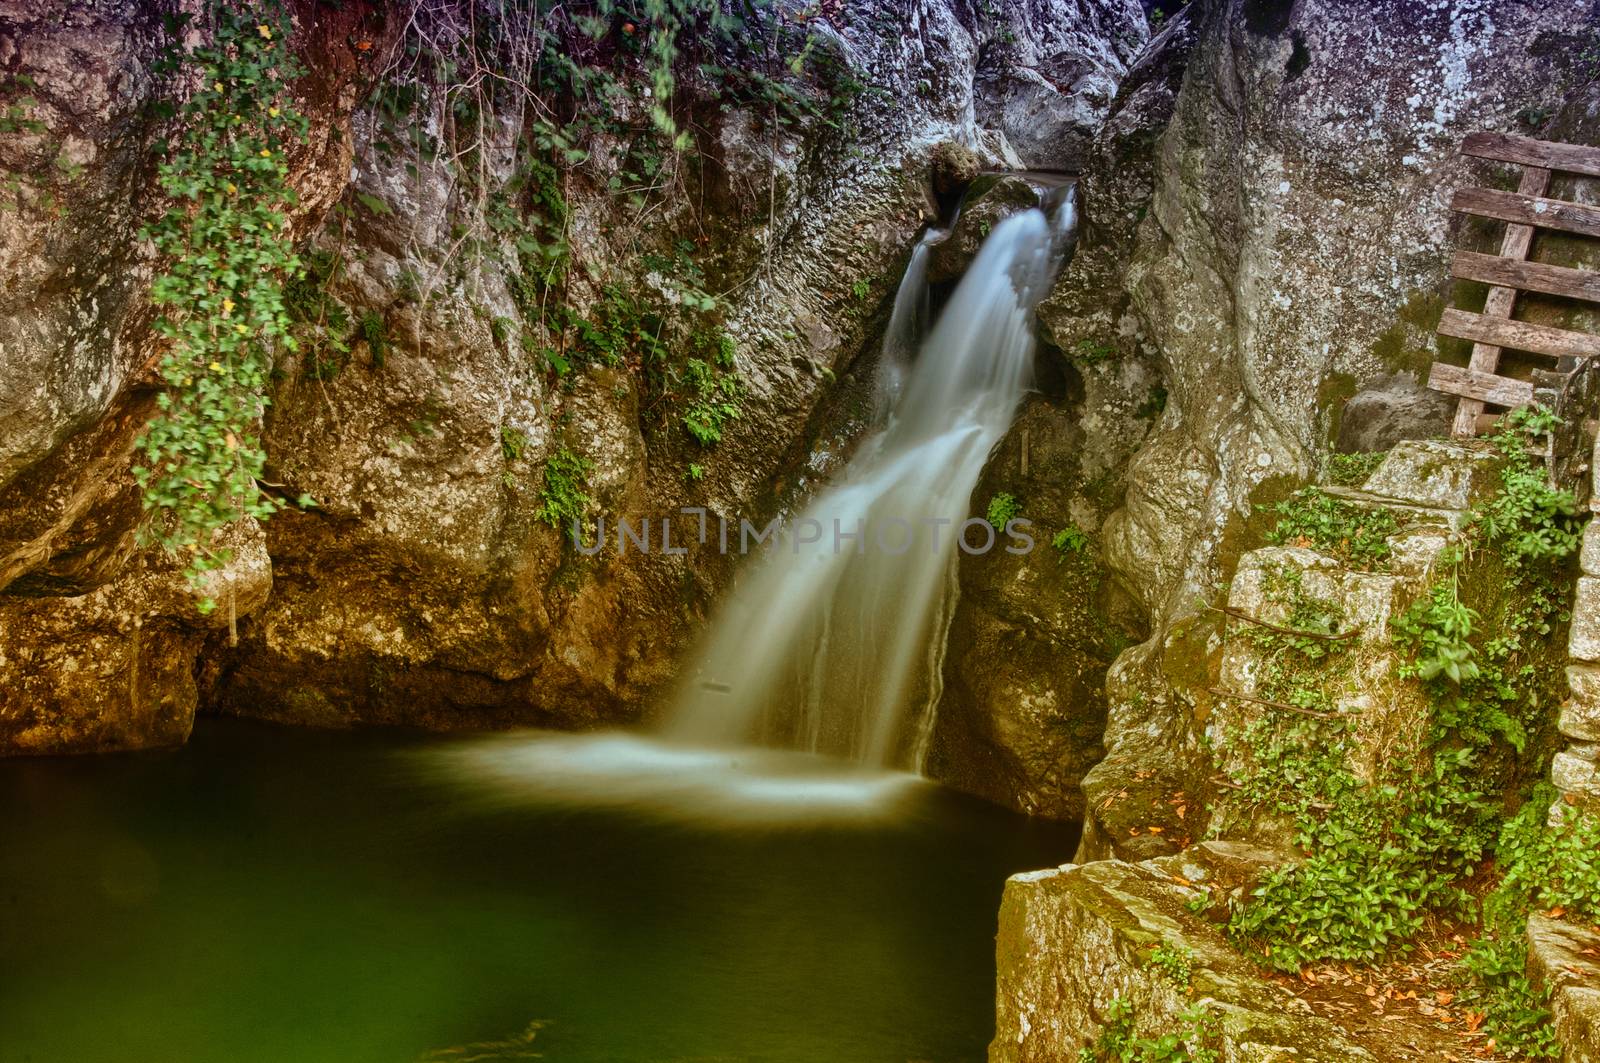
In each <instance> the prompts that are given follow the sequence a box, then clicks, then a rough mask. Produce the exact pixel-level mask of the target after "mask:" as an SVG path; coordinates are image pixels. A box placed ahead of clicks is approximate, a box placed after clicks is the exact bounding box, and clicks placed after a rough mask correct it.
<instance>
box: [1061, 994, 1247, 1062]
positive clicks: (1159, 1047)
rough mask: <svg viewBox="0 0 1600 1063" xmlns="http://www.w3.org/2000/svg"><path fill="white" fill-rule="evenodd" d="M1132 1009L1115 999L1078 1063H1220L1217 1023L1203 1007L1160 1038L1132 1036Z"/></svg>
mask: <svg viewBox="0 0 1600 1063" xmlns="http://www.w3.org/2000/svg"><path fill="white" fill-rule="evenodd" d="M1133 1019H1134V1015H1133V1008H1132V1006H1131V1005H1129V1004H1128V1002H1127V1001H1125V1000H1123V999H1122V998H1121V997H1118V998H1116V999H1114V1000H1112V1002H1111V1005H1110V1007H1108V1008H1107V1009H1106V1025H1105V1026H1104V1027H1103V1028H1102V1029H1101V1031H1100V1036H1099V1037H1097V1038H1096V1039H1095V1042H1094V1044H1092V1045H1090V1046H1088V1047H1086V1048H1082V1049H1080V1050H1079V1051H1078V1063H1220V1061H1221V1059H1222V1054H1221V1052H1220V1051H1219V1050H1218V1048H1217V1046H1216V1042H1217V1030H1216V1019H1215V1016H1214V1015H1213V1014H1212V1013H1211V1011H1210V1009H1208V1008H1207V1007H1206V1006H1205V1005H1203V1004H1197V1005H1195V1006H1194V1007H1192V1008H1190V1009H1189V1010H1188V1011H1186V1012H1184V1013H1183V1014H1182V1015H1180V1016H1178V1022H1179V1026H1178V1028H1177V1029H1176V1030H1172V1031H1170V1032H1168V1033H1165V1034H1162V1035H1160V1036H1159V1037H1138V1036H1135V1035H1134V1032H1133Z"/></svg>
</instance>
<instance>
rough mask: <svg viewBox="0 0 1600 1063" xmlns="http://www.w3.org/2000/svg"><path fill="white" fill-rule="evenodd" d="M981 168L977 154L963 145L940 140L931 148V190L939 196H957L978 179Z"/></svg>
mask: <svg viewBox="0 0 1600 1063" xmlns="http://www.w3.org/2000/svg"><path fill="white" fill-rule="evenodd" d="M982 166H983V164H982V163H981V162H980V161H979V159H978V153H977V152H975V151H973V150H972V149H971V148H969V147H967V146H966V145H965V144H957V143H956V142H955V141H953V140H941V141H940V142H939V143H938V144H935V145H934V148H933V159H932V173H933V190H934V191H935V192H936V193H938V194H939V195H940V196H958V195H960V194H961V193H963V192H965V191H966V190H967V188H968V187H969V186H971V184H972V182H973V181H976V180H977V179H978V174H979V172H980V171H981V169H982Z"/></svg>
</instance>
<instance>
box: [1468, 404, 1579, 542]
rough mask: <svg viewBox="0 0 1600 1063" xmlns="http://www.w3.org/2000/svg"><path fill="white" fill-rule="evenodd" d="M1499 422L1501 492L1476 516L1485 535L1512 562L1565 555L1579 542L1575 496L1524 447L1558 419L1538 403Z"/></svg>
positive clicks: (1515, 411) (1552, 426)
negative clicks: (1553, 482)
mask: <svg viewBox="0 0 1600 1063" xmlns="http://www.w3.org/2000/svg"><path fill="white" fill-rule="evenodd" d="M1503 422H1504V424H1503V425H1502V427H1501V428H1500V429H1499V430H1498V431H1497V432H1496V433H1495V435H1494V441H1495V445H1496V446H1497V447H1498V448H1499V450H1500V453H1501V455H1502V456H1503V458H1504V462H1503V464H1502V466H1501V471H1500V479H1501V490H1500V491H1499V492H1497V493H1496V494H1495V496H1494V497H1493V498H1492V499H1490V500H1489V502H1488V503H1487V504H1485V505H1484V506H1483V507H1482V508H1481V509H1480V510H1479V511H1478V512H1477V514H1476V516H1477V519H1478V522H1479V524H1480V525H1481V526H1482V528H1483V533H1484V538H1485V539H1486V540H1487V541H1488V542H1489V543H1491V544H1493V545H1495V546H1497V547H1498V548H1499V549H1500V550H1501V552H1502V553H1504V554H1505V557H1506V561H1507V563H1508V564H1511V565H1514V566H1515V565H1523V564H1526V563H1528V562H1531V561H1539V560H1544V559H1548V558H1561V557H1565V556H1567V555H1568V554H1570V553H1572V552H1573V551H1574V550H1576V549H1577V546H1578V536H1579V529H1580V526H1581V521H1580V519H1579V517H1578V506H1577V500H1576V499H1575V498H1574V497H1573V495H1572V492H1571V491H1567V490H1565V489H1563V488H1558V487H1554V486H1552V485H1551V484H1550V482H1549V480H1548V479H1547V477H1546V474H1545V472H1544V470H1543V469H1541V468H1539V466H1538V465H1537V464H1536V463H1535V462H1534V461H1533V457H1532V455H1531V453H1530V452H1529V450H1528V434H1529V433H1548V432H1549V431H1551V430H1552V429H1553V428H1554V427H1555V426H1556V424H1558V423H1559V422H1558V421H1557V420H1556V418H1555V416H1554V415H1553V414H1551V413H1550V412H1549V411H1548V410H1544V409H1542V408H1539V407H1524V408H1522V409H1519V410H1513V411H1512V412H1511V413H1509V414H1507V415H1506V416H1505V417H1504V418H1503Z"/></svg>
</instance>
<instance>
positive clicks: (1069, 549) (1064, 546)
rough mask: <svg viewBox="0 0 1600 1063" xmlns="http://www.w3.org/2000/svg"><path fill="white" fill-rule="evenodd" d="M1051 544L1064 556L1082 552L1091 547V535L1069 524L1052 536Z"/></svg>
mask: <svg viewBox="0 0 1600 1063" xmlns="http://www.w3.org/2000/svg"><path fill="white" fill-rule="evenodd" d="M990 523H993V521H991V522H990ZM1002 527H1004V525H1002ZM1050 545H1051V546H1053V547H1055V550H1056V552H1057V553H1059V554H1060V555H1061V556H1062V557H1066V556H1067V555H1068V554H1081V553H1083V552H1084V551H1085V550H1087V549H1089V535H1088V533H1087V532H1085V531H1084V530H1083V529H1082V528H1080V527H1078V526H1077V525H1076V524H1068V525H1067V526H1066V527H1065V528H1062V529H1061V530H1060V531H1058V532H1056V533H1055V534H1054V535H1052V536H1051V537H1050Z"/></svg>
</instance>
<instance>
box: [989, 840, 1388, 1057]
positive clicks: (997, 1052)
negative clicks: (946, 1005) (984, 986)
mask: <svg viewBox="0 0 1600 1063" xmlns="http://www.w3.org/2000/svg"><path fill="white" fill-rule="evenodd" d="M1277 855H1278V854H1276V853H1274V852H1272V851H1271V850H1261V849H1257V848H1253V847H1249V846H1235V845H1229V844H1226V843H1207V844H1205V845H1201V846H1198V847H1196V848H1194V849H1191V850H1189V851H1188V852H1186V853H1185V854H1184V855H1183V856H1182V857H1171V858H1167V859H1163V860H1152V861H1146V862H1143V863H1124V862H1122V861H1119V860H1104V861H1098V862H1095V863H1089V864H1066V865H1063V866H1062V867H1059V868H1053V869H1049V870H1045V871H1032V872H1027V873H1024V874H1020V875H1013V876H1012V877H1011V878H1010V879H1008V880H1007V882H1006V889H1005V894H1004V897H1003V899H1002V900H1001V903H1000V933H999V937H998V938H997V939H996V946H995V950H996V959H997V966H998V968H999V988H998V991H997V995H996V1002H997V1003H996V1008H997V1014H996V1021H995V1038H994V1041H993V1042H992V1043H991V1044H990V1046H989V1060H990V1063H1060V1061H1062V1060H1069V1059H1076V1058H1078V1053H1079V1050H1080V1049H1083V1048H1087V1047H1089V1046H1090V1045H1091V1044H1092V1043H1093V1042H1094V1039H1095V1038H1096V1037H1097V1036H1098V1034H1099V1033H1100V1031H1101V1030H1103V1029H1104V1028H1105V1027H1106V1026H1107V1024H1108V1018H1109V1016H1110V1015H1111V1014H1113V1009H1112V1004H1113V1001H1118V1002H1120V1004H1121V1006H1122V1007H1124V1008H1126V1009H1128V1014H1129V1015H1130V1019H1131V1026H1132V1032H1133V1033H1134V1034H1135V1035H1137V1036H1144V1037H1152V1036H1161V1035H1166V1034H1171V1033H1173V1032H1174V1031H1177V1030H1181V1029H1183V1028H1184V1026H1185V1023H1184V1021H1183V1020H1182V1018H1181V1017H1182V1016H1183V1015H1185V1014H1186V1013H1189V1012H1190V1011H1191V1009H1196V1008H1201V1009H1204V1010H1205V1011H1206V1012H1207V1013H1208V1014H1209V1016H1210V1021H1211V1022H1212V1023H1213V1024H1214V1029H1215V1035H1214V1038H1213V1039H1212V1040H1211V1042H1210V1043H1209V1044H1208V1047H1211V1048H1214V1049H1216V1050H1217V1051H1219V1052H1220V1053H1221V1058H1223V1059H1228V1060H1259V1061H1263V1063H1265V1061H1281V1063H1289V1061H1291V1060H1292V1061H1297V1063H1311V1061H1318V1063H1335V1061H1337V1063H1356V1061H1362V1063H1371V1061H1373V1060H1374V1059H1375V1058H1378V1057H1375V1056H1373V1055H1372V1053H1370V1052H1369V1051H1367V1050H1366V1049H1365V1048H1363V1047H1361V1046H1360V1045H1358V1044H1357V1043H1355V1042H1354V1041H1352V1040H1351V1039H1350V1038H1349V1037H1348V1036H1347V1035H1346V1034H1345V1032H1344V1031H1342V1030H1340V1029H1339V1028H1338V1027H1337V1026H1335V1025H1334V1024H1333V1023H1331V1022H1329V1021H1328V1020H1327V1019H1324V1018H1321V1017H1319V1016H1317V1015H1314V1014H1312V1013H1311V1011H1310V1008H1309V1006H1308V1005H1306V1004H1305V1003H1304V1002H1303V1001H1301V1000H1299V999H1298V998H1297V997H1296V996H1295V995H1294V994H1293V993H1292V992H1290V991H1289V990H1288V989H1286V988H1284V987H1283V986H1281V985H1279V984H1277V983H1276V982H1273V981H1271V980H1269V979H1267V978H1265V977H1263V975H1262V973H1261V971H1260V970H1259V969H1258V968H1257V967H1255V965H1254V964H1252V963H1251V962H1250V961H1249V960H1248V959H1246V958H1245V957H1243V956H1242V955H1240V954H1239V953H1238V952H1237V951H1235V950H1234V949H1233V947H1232V946H1231V945H1229V944H1228V942H1227V941H1226V940H1225V939H1224V938H1223V936H1222V934H1221V933H1220V932H1219V930H1218V928H1217V927H1216V926H1215V925H1213V924H1212V923H1210V922H1208V921H1207V920H1206V919H1204V918H1202V917H1200V916H1198V915H1196V914H1194V912H1193V911H1192V910H1191V906H1192V905H1193V903H1194V902H1195V901H1196V899H1197V898H1199V899H1201V900H1204V899H1205V898H1207V897H1208V896H1211V895H1212V891H1213V890H1215V891H1216V897H1217V899H1219V900H1220V899H1221V898H1222V896H1224V895H1226V894H1227V893H1228V892H1230V891H1237V890H1240V889H1242V888H1243V884H1244V883H1246V882H1248V881H1249V880H1250V879H1251V878H1253V877H1254V875H1255V874H1256V873H1258V872H1259V870H1260V869H1261V868H1262V867H1264V866H1269V865H1270V864H1271V863H1273V862H1274V861H1275V860H1276V859H1277ZM1160 948H1164V949H1166V950H1168V951H1169V952H1171V953H1174V954H1178V955H1183V956H1186V957H1187V958H1188V967H1189V972H1188V978H1187V980H1179V979H1177V978H1175V977H1174V975H1173V973H1172V972H1171V971H1170V970H1169V969H1164V968H1163V967H1161V966H1160V965H1159V964H1157V963H1155V962H1153V959H1152V957H1153V955H1154V954H1155V952H1156V950H1157V949H1160Z"/></svg>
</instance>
